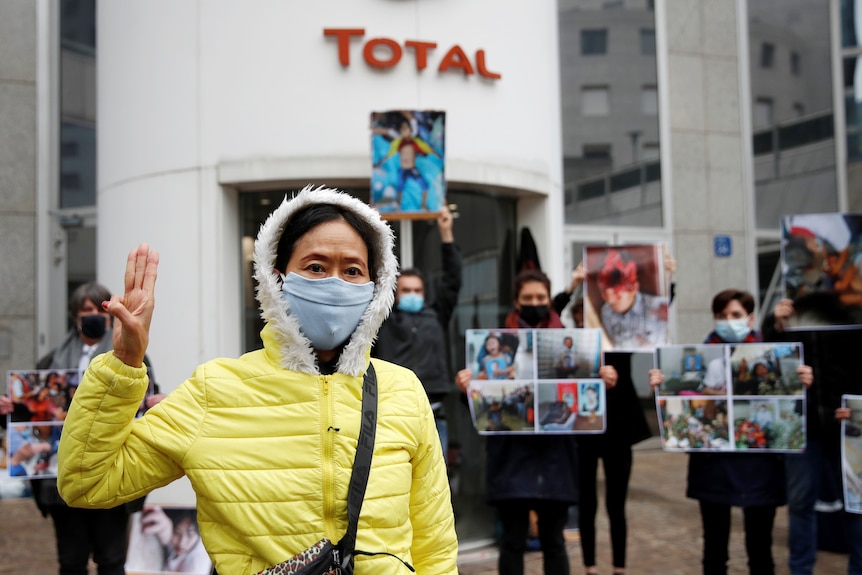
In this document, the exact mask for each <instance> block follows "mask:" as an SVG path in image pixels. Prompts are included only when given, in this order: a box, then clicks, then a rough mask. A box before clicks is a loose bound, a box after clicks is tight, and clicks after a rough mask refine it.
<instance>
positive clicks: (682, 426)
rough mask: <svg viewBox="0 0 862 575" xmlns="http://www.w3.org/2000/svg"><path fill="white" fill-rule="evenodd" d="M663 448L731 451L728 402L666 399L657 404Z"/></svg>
mask: <svg viewBox="0 0 862 575" xmlns="http://www.w3.org/2000/svg"><path fill="white" fill-rule="evenodd" d="M656 407H657V410H658V418H659V419H658V420H659V426H660V428H661V429H660V431H661V439H662V448H663V449H665V450H667V451H694V450H732V449H733V443H732V442H731V439H730V430H729V428H728V422H729V415H728V412H727V400H724V399H706V398H701V399H695V398H689V399H683V398H680V397H667V398H662V399H658V400H657V401H656Z"/></svg>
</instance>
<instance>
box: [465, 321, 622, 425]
mask: <svg viewBox="0 0 862 575" xmlns="http://www.w3.org/2000/svg"><path fill="white" fill-rule="evenodd" d="M466 339H467V359H468V369H470V370H471V371H472V372H473V380H472V381H471V382H470V385H469V386H468V388H467V397H468V403H469V406H470V414H471V416H472V419H473V425H474V426H475V427H476V430H477V431H478V432H479V433H480V434H482V435H491V434H498V433H602V432H603V431H604V429H605V386H604V382H603V381H602V380H601V379H598V370H599V367H601V333H600V332H599V331H598V330H590V329H536V330H534V329H501V330H467V333H466Z"/></svg>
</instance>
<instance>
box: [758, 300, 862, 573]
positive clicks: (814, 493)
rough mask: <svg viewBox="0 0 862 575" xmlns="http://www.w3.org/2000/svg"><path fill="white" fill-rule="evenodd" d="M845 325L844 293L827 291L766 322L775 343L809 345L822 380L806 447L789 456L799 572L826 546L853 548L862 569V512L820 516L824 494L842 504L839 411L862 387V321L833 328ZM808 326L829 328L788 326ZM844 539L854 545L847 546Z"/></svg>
mask: <svg viewBox="0 0 862 575" xmlns="http://www.w3.org/2000/svg"><path fill="white" fill-rule="evenodd" d="M800 318H804V320H801V321H800ZM842 323H843V324H849V323H851V316H850V312H849V311H848V310H847V308H846V306H843V305H842V304H841V302H840V301H839V300H838V298H837V296H836V294H833V293H822V292H814V293H808V294H806V295H802V296H800V297H798V298H797V299H796V300H795V301H793V300H790V299H783V300H781V301H779V302H778V304H777V305H776V306H775V309H774V312H773V314H771V315H770V316H769V317H767V318H766V320H765V321H764V322H763V331H764V336H765V337H766V339H767V340H770V341H798V342H801V343H802V345H803V351H804V356H805V358H806V362H807V363H809V364H810V365H811V367H812V368H813V370H814V379H815V380H816V381H817V384H816V385H813V386H811V387H809V388H808V390H807V392H806V396H807V397H806V399H807V402H808V409H807V411H806V429H807V433H808V437H807V445H806V448H805V451H803V452H801V453H794V454H788V455H786V460H785V465H786V469H787V500H788V513H789V520H790V521H789V540H788V544H789V545H788V546H789V548H790V558H789V563H790V573H791V575H810V574H811V573H813V572H814V565H815V563H816V560H817V549H818V548H821V549H823V548H829V549H831V550H834V551H844V552H849V564H848V573H852V574H854V575H857V574H862V516H860V515H856V514H851V513H845V512H843V511H839V512H838V513H839V515H835V514H824V513H820V516H821V517H820V518H819V519H818V512H817V511H816V509H815V505H816V503H817V501H818V499H821V500H828V501H830V502H832V501H836V500H837V501H838V503H840V498H841V495H840V494H841V492H842V490H841V485H840V478H841V425H840V421H839V420H837V419H836V418H835V412H836V409H838V408H840V407H841V396H842V395H844V394H858V393H860V392H862V363H860V362H859V358H858V356H859V350H860V349H862V329H859V328H862V326H857V329H842V330H835V329H833V328H832V326H835V325H840V324H842ZM800 324H802V325H808V326H811V325H819V326H821V327H820V328H818V329H805V330H800V329H794V330H792V331H788V327H789V326H792V325H800ZM838 509H841V507H840V506H838ZM845 534H846V537H845ZM844 540H846V547H844V546H842V545H840V542H841V541H844Z"/></svg>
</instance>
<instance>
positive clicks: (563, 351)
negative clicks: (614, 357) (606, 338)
mask: <svg viewBox="0 0 862 575" xmlns="http://www.w3.org/2000/svg"><path fill="white" fill-rule="evenodd" d="M535 338H536V371H537V374H538V379H574V378H590V377H598V373H599V367H601V354H602V343H601V339H602V332H601V330H598V329H538V330H536V332H535Z"/></svg>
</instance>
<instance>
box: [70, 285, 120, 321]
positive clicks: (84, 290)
mask: <svg viewBox="0 0 862 575" xmlns="http://www.w3.org/2000/svg"><path fill="white" fill-rule="evenodd" d="M110 299H111V292H110V290H108V288H106V287H105V286H103V285H102V284H99V283H96V282H88V283H85V284H81V285H79V286H78V287H77V289H75V291H73V292H72V297H70V298H69V315H70V316H71V317H72V318H73V319H74V318H76V317H77V316H78V312H79V311H81V309H82V308H83V307H84V302H85V301H87V300H90V301H91V302H93V303H94V304H96V306H97V307H99V309H101V303H102V302H103V301H108V300H110Z"/></svg>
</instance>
